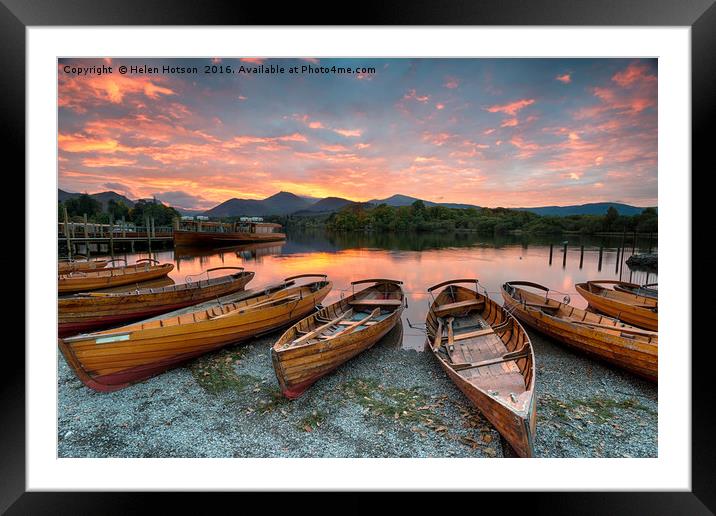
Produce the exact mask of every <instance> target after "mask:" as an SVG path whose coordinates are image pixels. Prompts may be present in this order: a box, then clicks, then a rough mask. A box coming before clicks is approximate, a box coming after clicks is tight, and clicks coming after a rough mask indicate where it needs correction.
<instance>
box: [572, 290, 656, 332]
mask: <svg viewBox="0 0 716 516" xmlns="http://www.w3.org/2000/svg"><path fill="white" fill-rule="evenodd" d="M620 283H622V282H620V281H615V280H602V281H588V282H586V283H577V284H576V285H575V288H576V289H577V292H579V294H580V295H581V296H582V297H583V298H584V299H586V300H587V303H589V306H590V307H591V308H592V309H594V310H597V311H599V312H601V313H603V314H606V315H609V316H611V317H616V318H617V319H619V320H621V321H624V322H625V323H628V324H633V325H634V326H639V327H640V328H645V329H647V330H652V331H657V330H658V329H659V314H658V305H659V300H658V299H655V298H653V297H648V296H639V295H636V294H633V293H630V292H621V291H618V290H614V289H611V288H607V287H605V286H604V285H617V284H620Z"/></svg>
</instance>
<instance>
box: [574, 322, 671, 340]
mask: <svg viewBox="0 0 716 516" xmlns="http://www.w3.org/2000/svg"><path fill="white" fill-rule="evenodd" d="M569 322H571V323H574V324H581V325H584V326H589V327H591V328H604V329H605V330H618V331H620V332H622V333H630V334H633V335H642V336H644V337H658V336H659V334H658V333H657V332H655V331H647V330H639V329H637V328H621V327H619V326H610V325H608V324H599V323H592V322H587V321H569Z"/></svg>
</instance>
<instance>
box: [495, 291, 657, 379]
mask: <svg viewBox="0 0 716 516" xmlns="http://www.w3.org/2000/svg"><path fill="white" fill-rule="evenodd" d="M520 287H532V288H535V289H538V290H541V291H543V292H544V295H542V294H541V293H540V294H538V293H536V292H532V291H529V290H526V289H524V288H520ZM549 292H550V291H549V289H548V288H547V287H544V286H542V285H539V284H537V283H531V282H528V281H511V282H509V283H505V284H504V285H502V297H503V298H504V299H505V307H506V308H507V310H508V311H509V312H510V313H512V314H513V315H514V316H515V317H517V318H518V319H519V320H520V321H522V322H523V323H524V324H526V325H527V326H529V327H531V328H534V329H535V330H537V331H539V332H540V333H543V334H545V335H547V336H549V337H552V338H553V339H555V340H557V341H559V342H562V343H563V344H566V345H567V346H570V347H572V348H575V349H577V350H579V351H582V352H584V353H586V354H588V355H590V356H592V357H594V358H597V359H599V360H603V361H606V362H609V363H611V364H614V365H615V366H618V367H620V368H622V369H625V370H627V371H630V372H632V373H635V374H637V375H639V376H642V377H644V378H647V379H649V380H652V381H657V377H658V351H659V340H658V335H657V333H655V332H652V331H648V330H643V329H641V328H636V327H634V326H629V325H626V324H624V323H622V322H621V321H619V320H617V319H614V318H612V317H607V316H604V315H601V314H596V313H593V312H589V311H587V310H580V309H579V308H576V307H574V306H572V305H569V304H566V303H560V302H559V301H557V300H555V299H551V298H549V297H548V296H549Z"/></svg>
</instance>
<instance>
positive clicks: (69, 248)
mask: <svg viewBox="0 0 716 516" xmlns="http://www.w3.org/2000/svg"><path fill="white" fill-rule="evenodd" d="M62 211H63V213H64V215H65V238H66V239H67V256H68V257H69V259H70V260H71V259H72V239H71V238H70V226H69V217H68V216H67V206H65V205H64V204H63V205H62Z"/></svg>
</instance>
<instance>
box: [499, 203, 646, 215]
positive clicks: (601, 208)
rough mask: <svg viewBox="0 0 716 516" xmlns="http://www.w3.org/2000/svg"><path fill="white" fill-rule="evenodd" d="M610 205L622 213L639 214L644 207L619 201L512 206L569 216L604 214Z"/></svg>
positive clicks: (538, 212) (522, 209)
mask: <svg viewBox="0 0 716 516" xmlns="http://www.w3.org/2000/svg"><path fill="white" fill-rule="evenodd" d="M610 207H614V208H615V209H616V210H617V211H618V212H619V214H620V215H627V216H631V215H639V214H640V213H641V212H642V211H644V208H639V207H638V206H630V205H628V204H621V203H618V202H595V203H590V204H579V205H573V206H540V207H535V208H512V209H514V210H519V211H530V212H532V213H536V214H537V215H542V216H552V217H568V216H569V215H604V214H605V213H606V212H607V210H608V209H609V208H610Z"/></svg>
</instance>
